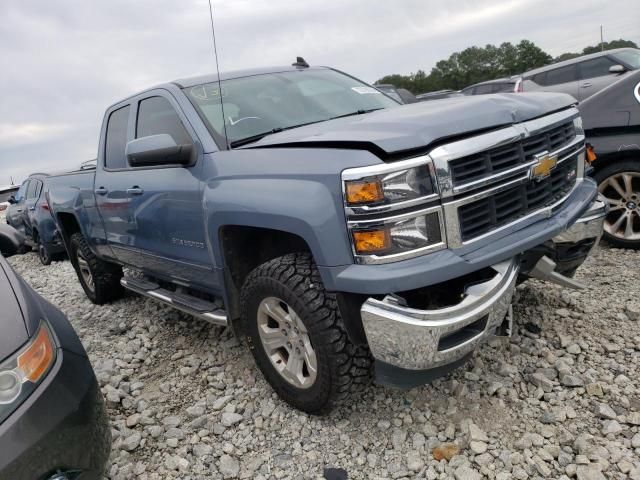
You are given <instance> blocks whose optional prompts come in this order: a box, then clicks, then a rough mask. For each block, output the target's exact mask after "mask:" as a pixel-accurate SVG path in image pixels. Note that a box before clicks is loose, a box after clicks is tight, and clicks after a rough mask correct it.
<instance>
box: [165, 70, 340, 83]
mask: <svg viewBox="0 0 640 480" xmlns="http://www.w3.org/2000/svg"><path fill="white" fill-rule="evenodd" d="M327 68H329V67H294V66H283V67H263V68H251V69H248V70H235V71H232V72H221V73H220V80H229V79H232V78H241V77H251V76H254V75H263V74H266V73H280V72H294V71H296V70H302V71H304V70H320V69H327ZM217 81H218V75H217V74H215V73H213V74H209V75H200V76H197V77H189V78H182V79H179V80H174V81H173V82H171V83H175V84H176V85H178V86H179V87H181V88H185V87H193V86H195V85H202V84H203V83H212V82H217Z"/></svg>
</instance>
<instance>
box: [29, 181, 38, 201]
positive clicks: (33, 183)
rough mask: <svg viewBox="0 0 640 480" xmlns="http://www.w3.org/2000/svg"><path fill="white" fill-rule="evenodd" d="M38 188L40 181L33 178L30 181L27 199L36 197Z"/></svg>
mask: <svg viewBox="0 0 640 480" xmlns="http://www.w3.org/2000/svg"><path fill="white" fill-rule="evenodd" d="M37 189H38V181H37V180H31V181H30V182H29V188H27V200H30V199H32V198H36V190H37Z"/></svg>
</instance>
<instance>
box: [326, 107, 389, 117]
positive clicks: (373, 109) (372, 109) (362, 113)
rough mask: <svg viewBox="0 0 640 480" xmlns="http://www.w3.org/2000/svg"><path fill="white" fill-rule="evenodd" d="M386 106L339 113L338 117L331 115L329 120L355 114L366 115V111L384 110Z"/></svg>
mask: <svg viewBox="0 0 640 480" xmlns="http://www.w3.org/2000/svg"><path fill="white" fill-rule="evenodd" d="M383 108H384V107H378V108H370V109H368V110H362V109H360V110H356V111H355V112H350V113H345V114H344V115H338V116H337V117H331V118H329V120H335V119H336V118H345V117H353V116H355V115H364V114H365V113H370V112H375V111H376V110H382V109H383Z"/></svg>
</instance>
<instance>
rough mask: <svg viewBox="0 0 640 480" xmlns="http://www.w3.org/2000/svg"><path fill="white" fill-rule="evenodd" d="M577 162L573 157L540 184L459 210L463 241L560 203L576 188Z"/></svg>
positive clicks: (520, 187) (528, 184) (511, 190)
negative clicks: (560, 200)
mask: <svg viewBox="0 0 640 480" xmlns="http://www.w3.org/2000/svg"><path fill="white" fill-rule="evenodd" d="M578 158H579V156H578V155H575V156H573V157H571V158H569V159H567V160H565V161H563V162H562V163H561V164H559V165H558V166H557V167H556V168H555V169H553V170H552V171H551V174H550V175H549V177H547V178H545V179H543V180H541V181H535V180H531V181H528V182H526V183H523V184H520V185H516V186H514V187H512V188H509V189H507V190H503V191H501V192H498V193H495V194H493V195H490V196H487V197H485V198H482V199H480V200H477V201H475V202H471V203H467V204H466V205H463V206H461V207H460V208H459V209H458V217H459V221H460V234H461V237H462V240H463V241H465V240H469V239H471V238H474V237H477V236H479V235H483V234H485V233H487V232H490V231H491V230H493V229H495V228H498V227H500V226H502V225H506V224H508V223H511V222H513V221H515V220H517V219H518V218H520V217H524V216H525V215H527V214H529V213H531V212H533V211H536V210H538V209H540V208H543V207H546V206H549V205H551V204H553V203H555V202H556V201H558V200H559V199H561V198H562V197H563V196H564V195H566V194H567V193H568V192H569V191H570V190H571V189H572V188H573V186H574V184H575V181H576V177H577V162H578Z"/></svg>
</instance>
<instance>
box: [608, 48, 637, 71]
mask: <svg viewBox="0 0 640 480" xmlns="http://www.w3.org/2000/svg"><path fill="white" fill-rule="evenodd" d="M612 57H614V58H616V59H617V60H620V61H621V62H624V63H626V64H627V65H629V66H630V67H631V68H632V69H633V70H638V69H640V50H625V51H624V52H618V53H614V54H613V55H612Z"/></svg>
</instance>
